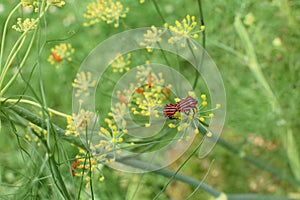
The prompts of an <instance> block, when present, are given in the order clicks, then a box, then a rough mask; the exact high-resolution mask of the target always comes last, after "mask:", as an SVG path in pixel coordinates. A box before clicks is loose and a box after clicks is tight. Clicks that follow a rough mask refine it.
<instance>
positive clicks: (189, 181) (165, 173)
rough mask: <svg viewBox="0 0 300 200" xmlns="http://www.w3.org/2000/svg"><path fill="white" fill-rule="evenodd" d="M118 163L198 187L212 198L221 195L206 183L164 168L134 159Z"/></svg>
mask: <svg viewBox="0 0 300 200" xmlns="http://www.w3.org/2000/svg"><path fill="white" fill-rule="evenodd" d="M118 161H119V162H121V163H123V164H126V165H128V166H133V167H135V168H139V169H147V170H149V171H153V173H155V174H160V175H162V176H165V177H168V178H174V179H176V180H178V181H181V182H184V183H187V184H189V185H191V186H194V187H199V188H200V189H202V190H203V191H205V192H207V193H209V194H210V195H212V196H214V197H218V196H219V195H220V194H221V192H219V191H217V190H215V189H214V188H213V187H211V186H210V185H208V184H206V183H203V182H202V181H199V180H197V179H194V178H191V177H189V176H186V175H183V174H180V173H176V172H174V171H172V170H169V169H166V168H163V169H159V170H157V169H158V168H159V167H158V166H155V165H151V164H149V163H145V162H142V161H139V160H135V159H124V160H118ZM154 170H156V171H154ZM199 185H200V186H199Z"/></svg>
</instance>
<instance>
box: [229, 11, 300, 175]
mask: <svg viewBox="0 0 300 200" xmlns="http://www.w3.org/2000/svg"><path fill="white" fill-rule="evenodd" d="M234 26H235V29H236V31H237V33H238V35H239V37H240V39H241V42H242V43H243V44H244V46H245V51H246V55H247V57H248V67H249V69H250V70H251V72H252V74H253V75H254V77H255V78H256V79H257V81H258V83H259V84H260V85H261V86H262V88H263V89H264V91H265V95H266V97H267V98H268V100H269V102H270V103H271V105H272V109H273V111H274V112H275V113H276V114H277V115H278V116H279V117H280V118H281V119H282V120H283V121H286V120H285V119H284V116H283V113H282V109H281V107H280V104H279V102H278V100H277V98H276V96H275V94H274V93H273V91H272V89H271V87H270V85H269V84H268V82H267V80H266V79H265V76H264V75H263V72H262V70H261V66H260V65H259V64H258V61H257V57H256V53H255V49H254V46H253V44H252V42H251V40H250V37H249V34H248V32H247V30H246V28H245V26H244V25H243V23H242V21H241V19H240V17H239V15H236V17H235V20H234ZM281 130H283V131H285V132H286V134H287V136H286V137H287V140H286V144H285V148H286V153H287V157H288V160H289V164H290V167H291V170H292V172H293V174H294V176H295V177H296V179H297V180H298V181H299V180H300V179H299V178H300V171H299V166H300V159H299V158H300V155H299V153H298V151H297V147H296V144H295V139H294V136H293V132H292V130H291V129H290V127H289V125H288V123H286V124H285V125H283V126H282V129H281ZM280 135H282V137H283V138H282V140H283V141H285V138H284V136H285V135H284V134H280Z"/></svg>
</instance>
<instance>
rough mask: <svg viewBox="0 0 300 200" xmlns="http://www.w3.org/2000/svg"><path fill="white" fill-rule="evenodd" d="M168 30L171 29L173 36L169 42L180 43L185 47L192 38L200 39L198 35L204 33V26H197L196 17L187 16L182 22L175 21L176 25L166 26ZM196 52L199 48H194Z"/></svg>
mask: <svg viewBox="0 0 300 200" xmlns="http://www.w3.org/2000/svg"><path fill="white" fill-rule="evenodd" d="M164 26H165V27H166V28H169V29H170V30H171V31H172V36H171V37H170V38H169V39H168V42H169V43H171V44H173V43H176V42H180V46H181V47H185V46H186V44H187V40H189V39H191V38H195V39H196V38H198V37H199V35H198V33H199V32H201V31H204V27H203V26H197V22H196V17H195V16H190V15H187V16H186V17H185V18H184V19H183V20H181V21H175V25H174V26H173V25H169V24H165V25H164ZM193 48H194V50H197V48H196V47H195V46H194V47H193Z"/></svg>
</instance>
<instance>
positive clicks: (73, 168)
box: [71, 159, 78, 176]
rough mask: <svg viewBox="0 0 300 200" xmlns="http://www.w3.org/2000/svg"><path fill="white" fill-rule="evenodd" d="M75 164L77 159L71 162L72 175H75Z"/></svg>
mask: <svg viewBox="0 0 300 200" xmlns="http://www.w3.org/2000/svg"><path fill="white" fill-rule="evenodd" d="M77 164H78V160H77V159H76V160H75V161H74V163H73V164H72V170H71V172H72V176H75V169H76V167H77Z"/></svg>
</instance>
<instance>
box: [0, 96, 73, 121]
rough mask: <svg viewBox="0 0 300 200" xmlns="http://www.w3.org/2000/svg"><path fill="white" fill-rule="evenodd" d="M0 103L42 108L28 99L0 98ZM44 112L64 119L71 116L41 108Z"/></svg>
mask: <svg viewBox="0 0 300 200" xmlns="http://www.w3.org/2000/svg"><path fill="white" fill-rule="evenodd" d="M0 102H8V103H19V102H20V103H26V104H29V105H32V106H35V107H38V108H43V107H42V106H41V104H38V103H36V102H34V101H30V100H28V99H5V98H0ZM43 109H45V110H47V111H48V112H50V113H53V114H55V115H57V116H61V117H65V118H68V117H72V116H71V115H67V114H65V113H62V112H59V111H57V110H54V109H52V108H43Z"/></svg>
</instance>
